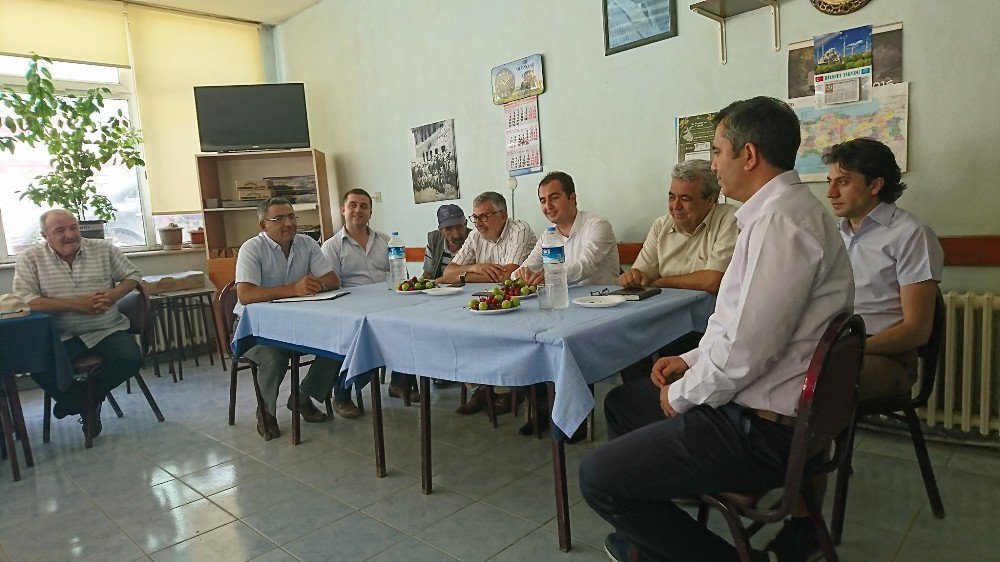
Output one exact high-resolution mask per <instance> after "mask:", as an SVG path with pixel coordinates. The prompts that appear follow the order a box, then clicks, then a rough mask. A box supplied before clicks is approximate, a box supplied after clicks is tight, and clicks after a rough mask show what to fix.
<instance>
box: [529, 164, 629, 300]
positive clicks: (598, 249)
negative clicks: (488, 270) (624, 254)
mask: <svg viewBox="0 0 1000 562" xmlns="http://www.w3.org/2000/svg"><path fill="white" fill-rule="evenodd" d="M538 202H539V203H541V205H542V214H543V215H545V218H547V219H549V221H550V222H551V223H552V224H553V225H555V227H556V232H558V233H559V235H560V236H562V237H563V240H564V243H565V248H566V280H567V281H568V282H569V283H570V284H571V285H572V284H582V285H613V284H615V283H616V282H617V281H618V240H617V239H616V238H615V231H614V230H613V229H612V228H611V223H609V222H608V221H607V220H605V219H604V218H602V217H599V216H597V215H595V214H593V213H588V212H587V211H581V210H579V208H578V206H577V199H576V185H575V184H574V183H573V178H572V177H570V175H569V174H567V173H565V172H550V173H548V174H546V175H545V177H544V178H542V181H541V182H539V184H538ZM517 278H521V279H524V281H525V282H526V283H528V284H529V285H540V284H542V283H544V282H545V272H544V271H543V269H542V241H541V240H540V239H539V240H538V242H536V243H535V247H534V248H533V249H532V250H531V254H529V255H528V258H527V259H526V260H524V262H523V263H522V264H521V267H519V268H518V269H517V270H516V271H514V273H512V274H511V279H517Z"/></svg>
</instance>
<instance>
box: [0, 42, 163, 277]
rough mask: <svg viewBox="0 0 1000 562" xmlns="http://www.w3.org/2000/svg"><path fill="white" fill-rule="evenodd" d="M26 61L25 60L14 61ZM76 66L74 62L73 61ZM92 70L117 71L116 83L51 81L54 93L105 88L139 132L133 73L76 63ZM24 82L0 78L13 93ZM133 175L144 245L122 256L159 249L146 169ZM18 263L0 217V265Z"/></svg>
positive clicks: (127, 248) (20, 89)
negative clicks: (122, 104)
mask: <svg viewBox="0 0 1000 562" xmlns="http://www.w3.org/2000/svg"><path fill="white" fill-rule="evenodd" d="M17 58H23V59H25V60H27V59H28V57H17ZM74 62H75V61H74ZM78 64H88V65H92V66H103V67H111V68H116V69H117V70H118V83H108V82H87V81H81V80H67V79H53V80H52V84H53V86H55V90H56V93H57V94H59V95H74V94H75V95H81V94H85V93H86V92H87V90H89V89H91V88H108V89H109V90H110V91H111V93H110V94H106V95H105V96H104V97H105V99H114V100H122V101H125V102H126V103H127V104H128V110H129V121H130V122H131V124H132V127H134V128H136V129H138V130H140V131H141V130H142V126H141V119H140V117H139V103H138V99H137V96H136V87H135V73H134V72H133V71H132V69H131V68H125V67H116V66H114V65H105V64H94V63H78ZM26 84H27V82H26V80H25V79H24V76H15V75H10V74H0V85H4V86H9V87H10V88H12V89H13V90H14V91H18V92H24V91H26ZM139 150H140V152H141V153H142V154H143V157H144V158H145V146H144V145H140V147H139ZM130 171H131V172H133V173H135V175H136V184H137V185H138V188H139V208H140V210H141V211H142V225H143V231H144V233H145V236H146V243H145V244H144V245H141V246H119V248H120V249H121V250H122V251H123V252H125V253H134V252H146V251H150V250H157V249H160V244H159V242H158V241H157V239H156V229H155V227H154V224H153V213H152V207H151V201H150V196H149V184H148V182H147V177H146V168H145V166H136V167H135V168H132V170H130ZM16 260H17V254H11V253H8V249H7V236H6V231H5V230H4V225H3V217H2V216H0V264H2V263H13V262H15V261H16Z"/></svg>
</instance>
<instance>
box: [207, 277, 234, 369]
mask: <svg viewBox="0 0 1000 562" xmlns="http://www.w3.org/2000/svg"><path fill="white" fill-rule="evenodd" d="M205 297H206V298H208V300H209V302H208V314H209V317H211V318H212V330H213V331H214V332H215V346H216V348H218V351H219V363H222V370H223V371H225V370H227V368H226V355H227V353H226V352H225V350H224V349H223V346H224V345H227V344H228V342H223V341H222V340H223V338H222V334H220V333H219V319H218V317H217V316H216V315H215V303H213V302H212V299H211V297H209V296H208V295H205ZM229 360H230V361H232V360H233V359H232V358H230V359H229Z"/></svg>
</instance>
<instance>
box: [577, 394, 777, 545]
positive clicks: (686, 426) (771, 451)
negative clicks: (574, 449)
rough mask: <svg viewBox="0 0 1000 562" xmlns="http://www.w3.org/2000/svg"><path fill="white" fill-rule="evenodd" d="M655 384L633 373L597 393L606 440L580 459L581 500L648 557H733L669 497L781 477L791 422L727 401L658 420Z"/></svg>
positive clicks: (755, 485)
mask: <svg viewBox="0 0 1000 562" xmlns="http://www.w3.org/2000/svg"><path fill="white" fill-rule="evenodd" d="M658 397H659V389H658V388H656V386H655V385H653V383H652V381H648V380H647V381H638V382H634V383H629V384H626V385H623V386H620V387H618V388H615V389H613V390H612V391H611V392H610V393H609V394H608V396H607V398H606V399H605V401H604V408H605V412H606V414H607V420H608V435H609V437H610V438H612V439H613V440H612V441H611V442H609V443H608V444H606V445H604V446H603V447H600V448H599V449H596V450H594V451H592V452H591V453H590V454H588V455H587V456H586V457H584V459H583V462H582V464H581V465H580V490H581V492H582V493H583V497H584V499H585V500H586V501H587V504H588V505H590V507H591V508H592V509H593V510H594V511H595V512H597V514H598V515H600V516H601V517H603V518H604V519H605V520H606V521H607V522H608V523H611V524H612V525H613V526H614V527H615V529H616V530H617V531H618V532H619V533H621V534H622V535H624V536H625V538H627V539H628V540H629V541H631V542H632V543H633V544H635V545H636V547H638V549H639V552H640V555H641V556H642V557H645V558H644V559H649V560H670V561H702V560H704V561H712V562H715V561H728V560H737V559H738V558H737V554H736V550H735V549H734V548H733V547H732V546H731V545H729V543H727V542H726V541H725V540H724V539H723V538H721V537H719V536H718V535H716V534H714V533H712V532H711V531H709V530H708V529H707V528H705V527H702V526H701V525H699V524H698V523H697V521H695V519H694V518H693V517H691V516H690V515H689V514H688V513H687V512H686V511H684V510H683V509H681V508H680V507H677V506H676V505H675V504H674V503H673V502H672V501H671V500H673V499H676V498H690V497H698V496H699V495H700V494H703V493H712V492H719V491H733V492H741V491H745V492H749V491H759V490H761V489H767V488H772V487H777V486H779V485H781V483H782V482H783V481H784V476H785V466H786V463H787V457H788V450H789V447H790V443H791V431H792V430H791V429H790V428H786V427H783V426H781V425H778V424H776V423H772V422H768V421H765V420H762V419H760V418H758V417H756V416H753V415H749V414H747V413H746V412H745V409H744V408H743V407H742V406H739V405H737V404H734V403H732V402H730V403H728V404H725V405H723V406H720V407H719V408H711V407H708V406H698V407H696V408H694V409H692V410H690V411H688V412H686V413H684V414H682V415H679V416H675V417H673V418H669V419H667V418H666V417H665V416H664V415H663V412H662V410H660V407H659V398H658Z"/></svg>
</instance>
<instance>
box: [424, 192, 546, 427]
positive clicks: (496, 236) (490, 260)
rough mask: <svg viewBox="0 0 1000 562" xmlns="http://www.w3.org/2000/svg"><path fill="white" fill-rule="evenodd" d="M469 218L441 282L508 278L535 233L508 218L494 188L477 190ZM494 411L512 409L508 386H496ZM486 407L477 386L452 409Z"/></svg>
mask: <svg viewBox="0 0 1000 562" xmlns="http://www.w3.org/2000/svg"><path fill="white" fill-rule="evenodd" d="M469 218H470V219H472V222H473V224H475V226H476V230H474V231H473V232H471V233H470V234H469V237H468V238H466V239H465V244H462V249H461V250H459V251H458V253H457V254H455V257H454V258H452V260H451V263H449V264H448V267H446V268H444V275H442V276H441V279H440V282H442V283H454V282H455V281H462V282H466V281H468V282H475V283H489V282H491V281H492V282H494V283H497V282H500V281H503V280H504V279H507V278H508V276H510V274H511V273H513V272H514V270H515V269H517V267H518V264H520V263H521V262H523V261H524V259H525V258H526V257H528V253H529V252H531V248H532V247H533V246H534V245H535V242H536V240H537V239H536V238H535V233H534V232H532V231H531V227H530V226H528V223H526V222H524V221H518V220H513V219H510V218H508V216H507V200H506V199H504V196H503V195H500V194H499V193H497V192H495V191H486V192H483V193H480V194H479V195H478V196H476V198H475V199H473V200H472V215H471V216H470V217H469ZM494 391H495V392H496V394H497V397H496V402H495V403H494V405H493V412H494V413H496V414H498V415H499V414H506V413H507V412H510V411H511V409H513V403H512V402H511V397H510V389H509V388H507V387H502V386H498V387H495V388H494ZM485 408H486V388H485V387H479V388H478V389H477V390H476V391H475V392H474V393H473V394H472V396H470V397H469V401H468V402H466V403H465V405H463V406H459V407H458V409H457V410H455V413H457V414H463V415H467V414H474V413H476V412H481V411H483V409H485Z"/></svg>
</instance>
